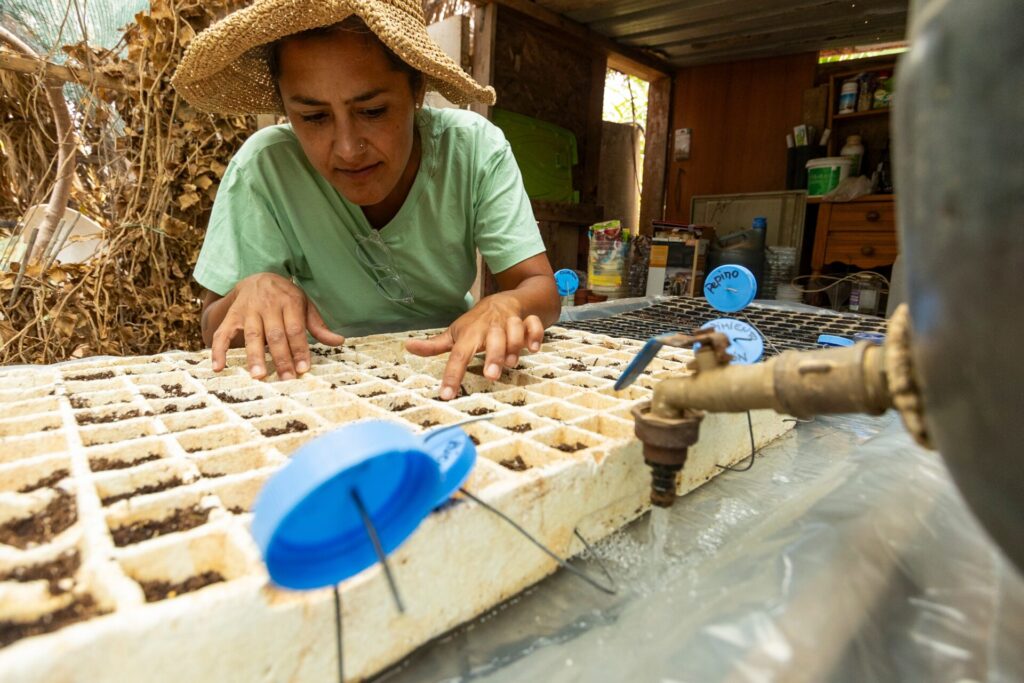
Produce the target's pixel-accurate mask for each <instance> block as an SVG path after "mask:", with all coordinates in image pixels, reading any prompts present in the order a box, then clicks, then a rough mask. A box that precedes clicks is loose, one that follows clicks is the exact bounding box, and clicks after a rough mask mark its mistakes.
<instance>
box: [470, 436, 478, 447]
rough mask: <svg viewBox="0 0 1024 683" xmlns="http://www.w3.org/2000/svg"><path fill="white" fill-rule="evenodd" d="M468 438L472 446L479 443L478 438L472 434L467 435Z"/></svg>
mask: <svg viewBox="0 0 1024 683" xmlns="http://www.w3.org/2000/svg"><path fill="white" fill-rule="evenodd" d="M469 440H470V441H472V442H473V445H474V446H479V445H480V439H478V438H476V437H475V436H473V435H472V434H470V435H469Z"/></svg>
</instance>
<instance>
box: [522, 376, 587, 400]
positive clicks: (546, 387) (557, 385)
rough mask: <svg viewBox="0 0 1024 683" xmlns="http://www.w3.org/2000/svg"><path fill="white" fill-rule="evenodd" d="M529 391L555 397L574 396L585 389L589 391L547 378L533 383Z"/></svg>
mask: <svg viewBox="0 0 1024 683" xmlns="http://www.w3.org/2000/svg"><path fill="white" fill-rule="evenodd" d="M528 391H532V392H534V393H535V394H542V395H544V396H551V397H553V398H562V399H566V398H572V397H573V396H576V395H578V394H579V393H581V392H583V391H587V389H585V388H584V387H575V386H572V385H569V384H566V383H565V382H560V381H558V380H547V381H545V382H540V383H539V384H531V385H530V388H529V389H528Z"/></svg>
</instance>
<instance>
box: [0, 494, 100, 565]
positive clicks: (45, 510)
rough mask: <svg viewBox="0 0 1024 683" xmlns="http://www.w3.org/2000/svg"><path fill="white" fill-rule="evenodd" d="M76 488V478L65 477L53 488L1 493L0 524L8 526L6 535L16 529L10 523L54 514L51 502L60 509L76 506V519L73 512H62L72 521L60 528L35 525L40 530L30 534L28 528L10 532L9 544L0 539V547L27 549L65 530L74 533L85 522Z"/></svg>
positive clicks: (0, 525)
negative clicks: (23, 531) (68, 478)
mask: <svg viewBox="0 0 1024 683" xmlns="http://www.w3.org/2000/svg"><path fill="white" fill-rule="evenodd" d="M76 492H77V487H76V486H75V483H74V481H71V480H67V479H65V480H63V481H61V482H60V485H59V486H55V487H53V488H43V489H38V490H35V491H31V492H29V493H0V528H7V533H5V536H6V535H7V534H8V533H11V532H13V531H14V529H13V528H11V527H10V525H23V524H24V522H26V521H27V520H31V519H33V518H38V517H40V516H51V515H50V514H49V512H50V511H51V505H55V506H57V507H58V508H60V510H61V511H64V510H70V509H73V510H74V521H71V519H72V518H71V516H69V515H62V517H64V519H65V520H66V521H68V522H70V524H68V525H67V526H66V527H64V528H61V527H60V525H56V524H47V525H40V526H37V527H35V529H36V530H38V533H34V534H31V535H30V534H29V533H28V532H27V531H26V532H25V533H19V534H17V535H16V536H15V535H13V534H11V538H9V539H8V540H9V541H10V544H8V543H6V542H3V541H0V548H3V547H14V548H18V549H20V550H26V549H29V548H33V547H36V546H37V545H44V544H47V543H52V542H54V541H55V540H57V539H58V538H60V537H62V536H64V535H66V534H69V533H74V532H75V530H76V529H77V528H79V527H80V526H81V524H82V519H81V517H80V516H79V515H78V503H77V501H76ZM51 517H52V516H51ZM35 536H38V538H36V537H35Z"/></svg>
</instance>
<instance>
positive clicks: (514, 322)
mask: <svg viewBox="0 0 1024 683" xmlns="http://www.w3.org/2000/svg"><path fill="white" fill-rule="evenodd" d="M525 335H526V332H525V330H524V328H523V321H522V320H520V319H519V318H518V317H516V316H512V317H511V318H509V319H508V320H507V321H506V322H505V336H506V342H505V354H506V356H505V365H506V366H507V367H510V368H514V367H515V366H516V364H517V363H518V362H519V353H520V352H521V351H522V350H523V347H525V346H526V336H525Z"/></svg>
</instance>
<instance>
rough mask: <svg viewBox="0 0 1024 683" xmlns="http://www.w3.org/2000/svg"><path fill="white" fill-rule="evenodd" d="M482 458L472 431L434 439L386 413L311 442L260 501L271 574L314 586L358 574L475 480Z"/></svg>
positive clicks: (259, 522) (258, 521) (256, 520)
mask: <svg viewBox="0 0 1024 683" xmlns="http://www.w3.org/2000/svg"><path fill="white" fill-rule="evenodd" d="M459 434H461V435H462V436H459ZM475 458H476V449H475V447H474V446H473V443H472V441H470V440H469V437H468V436H466V435H465V432H462V430H457V429H453V428H446V429H443V430H437V431H435V432H431V433H429V434H428V435H426V436H425V437H424V436H422V435H416V434H413V433H412V432H411V431H410V430H408V429H407V428H406V427H404V426H403V425H400V424H397V423H394V422H387V421H382V420H377V421H368V422H361V423H356V424H353V425H349V426H346V427H343V428H341V429H337V430H334V431H332V432H328V433H327V434H324V435H323V436H320V437H317V438H316V439H313V440H312V441H309V442H307V443H306V444H305V445H303V446H302V447H301V448H300V449H299V450H298V451H296V453H295V454H294V456H293V457H292V458H291V460H290V461H289V462H288V464H287V465H286V466H285V467H284V468H282V469H281V470H280V471H279V472H278V473H277V474H276V475H274V476H273V477H272V478H271V479H270V480H269V481H268V482H267V484H266V486H264V488H263V490H262V491H261V493H260V496H259V499H258V500H257V502H256V505H255V507H254V509H253V513H254V514H253V522H252V533H253V536H254V538H255V539H256V543H257V545H258V546H259V548H260V551H261V552H262V554H263V559H264V562H265V563H266V566H267V570H268V572H269V573H270V577H271V578H272V579H273V581H274V582H275V583H277V584H278V585H280V586H283V587H285V588H293V589H311V588H321V587H324V586H331V585H336V584H337V583H339V582H341V581H343V580H344V579H346V578H348V577H350V576H354V575H355V574H358V573H359V572H361V571H362V570H364V569H366V568H367V567H369V566H371V565H373V564H374V563H375V562H376V561H377V560H378V559H380V558H379V557H378V550H379V551H380V552H382V553H384V554H387V553H390V552H391V551H393V550H394V549H395V548H397V547H398V546H399V545H401V544H402V542H403V541H405V539H406V538H408V537H409V535H410V534H412V532H413V531H415V529H416V527H417V526H419V524H420V522H421V521H422V520H423V519H424V518H425V517H426V516H427V515H428V514H429V513H430V511H431V510H432V509H433V508H434V507H435V506H436V505H437V503H438V502H439V499H441V498H442V496H445V497H446V496H448V495H451V493H452V492H453V491H454V490H455V489H457V488H458V486H459V485H460V484H461V483H462V481H464V480H465V478H466V476H468V474H469V471H470V470H471V469H472V466H473V462H474V461H475ZM353 492H355V494H356V495H355V496H354V495H353ZM360 506H362V507H363V508H364V510H363V511H361V510H360V509H359V508H360ZM363 512H365V516H364V515H363ZM364 519H365V520H368V521H369V522H370V525H372V527H373V528H374V529H375V533H376V535H377V536H378V538H377V539H374V538H372V534H370V533H368V531H369V529H368V527H367V526H366V525H365V524H364ZM378 541H379V544H378ZM378 545H379V548H378V547H376V546H378Z"/></svg>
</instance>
